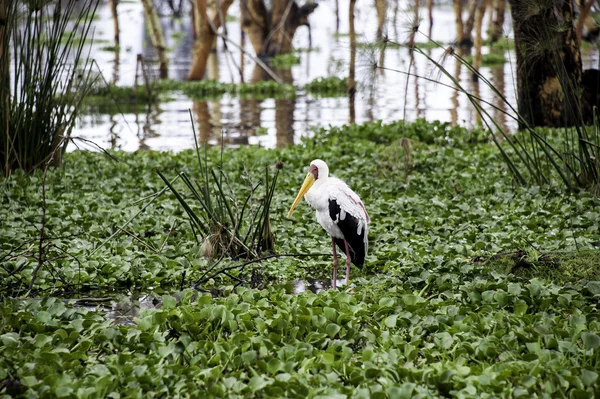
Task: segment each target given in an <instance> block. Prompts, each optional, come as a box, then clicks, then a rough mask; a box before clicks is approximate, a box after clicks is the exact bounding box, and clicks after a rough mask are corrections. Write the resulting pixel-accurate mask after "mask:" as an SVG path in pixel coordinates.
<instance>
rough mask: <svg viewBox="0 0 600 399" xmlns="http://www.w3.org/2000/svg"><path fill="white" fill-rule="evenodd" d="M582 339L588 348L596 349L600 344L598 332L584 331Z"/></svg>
mask: <svg viewBox="0 0 600 399" xmlns="http://www.w3.org/2000/svg"><path fill="white" fill-rule="evenodd" d="M581 339H583V345H585V347H586V348H587V349H596V348H597V347H599V346H600V337H599V336H597V335H596V334H593V333H587V332H584V333H582V334H581Z"/></svg>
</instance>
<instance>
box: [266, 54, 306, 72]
mask: <svg viewBox="0 0 600 399" xmlns="http://www.w3.org/2000/svg"><path fill="white" fill-rule="evenodd" d="M299 63H300V57H298V56H297V55H296V54H294V53H288V54H279V55H276V56H274V57H272V58H271V59H270V60H269V65H271V66H272V67H274V68H283V69H289V68H291V67H292V66H294V65H297V64H299Z"/></svg>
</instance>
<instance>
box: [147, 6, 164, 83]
mask: <svg viewBox="0 0 600 399" xmlns="http://www.w3.org/2000/svg"><path fill="white" fill-rule="evenodd" d="M142 4H143V5H144V14H145V15H146V22H147V23H148V26H149V31H150V38H151V39H152V45H153V46H154V47H155V48H156V53H157V55H158V69H159V71H160V78H161V79H166V78H167V77H168V75H169V70H168V63H167V45H166V44H165V34H164V32H163V29H162V25H161V24H160V19H158V13H157V12H156V7H154V3H153V1H152V0H142Z"/></svg>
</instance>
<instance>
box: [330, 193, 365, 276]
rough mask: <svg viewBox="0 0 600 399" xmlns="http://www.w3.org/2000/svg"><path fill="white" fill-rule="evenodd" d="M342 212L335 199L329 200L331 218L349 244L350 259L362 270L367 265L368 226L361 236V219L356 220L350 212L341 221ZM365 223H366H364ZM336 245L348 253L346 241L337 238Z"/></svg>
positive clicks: (362, 230) (363, 228)
mask: <svg viewBox="0 0 600 399" xmlns="http://www.w3.org/2000/svg"><path fill="white" fill-rule="evenodd" d="M340 211H341V208H340V206H339V204H338V203H337V201H336V200H335V199H329V216H330V217H331V219H332V220H333V222H334V223H335V224H337V225H338V227H339V228H340V230H341V231H342V234H343V235H344V238H345V239H346V241H347V242H348V249H349V251H350V259H351V261H352V263H354V264H355V265H356V266H358V267H359V268H360V269H362V266H363V264H364V263H365V255H366V253H365V252H366V248H365V247H366V246H365V238H366V237H365V234H366V232H367V229H366V226H363V227H362V229H361V232H360V234H358V224H359V219H357V218H355V217H354V216H352V215H351V214H349V213H348V212H346V216H345V217H344V219H343V220H342V219H340ZM363 223H365V222H364V221H363ZM335 243H336V244H337V246H338V247H339V248H340V249H341V250H342V252H343V253H346V248H345V247H344V240H343V239H341V238H335Z"/></svg>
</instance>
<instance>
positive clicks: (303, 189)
mask: <svg viewBox="0 0 600 399" xmlns="http://www.w3.org/2000/svg"><path fill="white" fill-rule="evenodd" d="M314 182H315V177H314V176H313V174H312V173H310V172H309V173H308V174H307V175H306V179H304V183H302V187H300V191H299V192H298V195H297V196H296V199H295V200H294V203H293V204H292V207H291V208H290V210H289V211H288V214H287V216H288V217H290V216H292V212H294V208H296V206H297V205H298V203H299V202H300V200H301V199H302V197H304V194H306V192H307V191H308V190H310V188H311V186H312V185H313V184H314Z"/></svg>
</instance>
